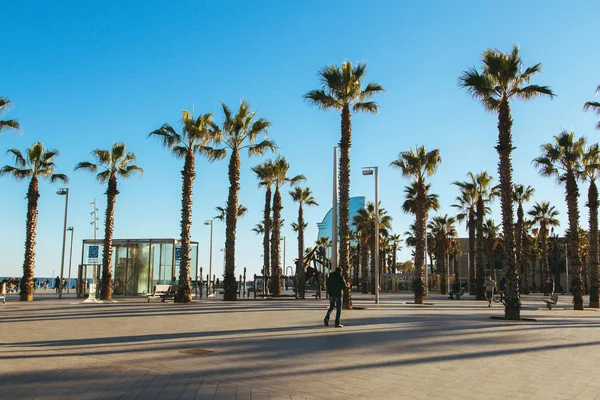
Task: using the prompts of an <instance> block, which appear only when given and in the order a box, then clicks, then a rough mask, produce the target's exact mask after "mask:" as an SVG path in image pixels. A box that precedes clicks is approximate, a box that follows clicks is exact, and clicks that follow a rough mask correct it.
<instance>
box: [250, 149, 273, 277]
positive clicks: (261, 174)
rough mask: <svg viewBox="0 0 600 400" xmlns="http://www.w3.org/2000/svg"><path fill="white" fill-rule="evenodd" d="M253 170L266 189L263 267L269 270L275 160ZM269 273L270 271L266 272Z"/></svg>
mask: <svg viewBox="0 0 600 400" xmlns="http://www.w3.org/2000/svg"><path fill="white" fill-rule="evenodd" d="M252 171H254V173H255V174H256V177H257V178H258V187H261V186H262V187H264V188H265V189H266V190H265V208H264V210H263V228H264V229H263V231H262V233H263V264H264V265H263V268H264V270H265V271H269V270H270V268H271V262H270V254H271V250H270V243H271V222H272V221H271V186H272V185H273V162H272V161H270V160H269V161H265V162H264V163H262V164H259V165H257V166H255V167H253V168H252ZM266 274H268V272H267V273H266Z"/></svg>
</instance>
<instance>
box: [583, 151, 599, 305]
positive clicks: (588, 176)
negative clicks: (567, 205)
mask: <svg viewBox="0 0 600 400" xmlns="http://www.w3.org/2000/svg"><path fill="white" fill-rule="evenodd" d="M583 167H584V169H583V174H582V176H583V178H584V179H585V180H586V181H588V182H589V183H590V186H589V188H588V200H587V204H586V205H587V207H588V208H589V209H590V212H589V214H588V221H589V233H588V235H589V236H588V242H589V244H590V246H589V253H588V260H589V267H590V272H591V274H590V275H591V276H590V308H600V304H599V299H598V288H599V286H600V277H599V271H598V265H599V264H600V263H599V259H598V205H599V203H598V186H596V179H598V173H599V170H600V151H599V147H598V144H597V143H595V144H593V145H591V146H590V147H589V148H588V149H587V150H586V152H585V154H584V155H583Z"/></svg>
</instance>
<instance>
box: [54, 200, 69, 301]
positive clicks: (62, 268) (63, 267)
mask: <svg viewBox="0 0 600 400" xmlns="http://www.w3.org/2000/svg"><path fill="white" fill-rule="evenodd" d="M56 194H57V195H59V196H65V225H64V227H63V245H62V253H61V261H60V282H59V284H58V298H59V299H62V290H63V284H62V281H63V276H64V274H65V247H66V242H67V213H68V212H69V188H60V189H58V190H57V191H56Z"/></svg>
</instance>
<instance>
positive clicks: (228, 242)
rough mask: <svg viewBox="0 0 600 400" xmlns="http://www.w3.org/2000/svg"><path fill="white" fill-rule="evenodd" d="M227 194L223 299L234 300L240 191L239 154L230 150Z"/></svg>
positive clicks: (235, 295) (235, 292) (235, 294)
mask: <svg viewBox="0 0 600 400" xmlns="http://www.w3.org/2000/svg"><path fill="white" fill-rule="evenodd" d="M228 173H229V195H228V197H227V215H226V216H225V221H226V227H225V277H224V279H223V289H224V291H225V295H224V297H223V300H226V301H234V300H236V298H237V282H236V281H235V236H236V228H237V209H238V193H239V191H240V154H239V153H238V151H237V150H232V152H231V159H230V160H229V171H228Z"/></svg>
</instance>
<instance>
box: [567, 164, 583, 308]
mask: <svg viewBox="0 0 600 400" xmlns="http://www.w3.org/2000/svg"><path fill="white" fill-rule="evenodd" d="M566 198H567V208H568V213H569V247H568V252H569V267H570V268H571V273H570V274H569V275H570V277H571V282H570V284H571V293H573V309H574V310H583V281H582V279H581V257H580V256H579V209H578V207H577V199H578V198H579V189H578V187H577V181H576V179H575V175H574V173H573V172H572V171H568V172H567V185H566ZM568 284H569V282H567V285H568Z"/></svg>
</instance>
